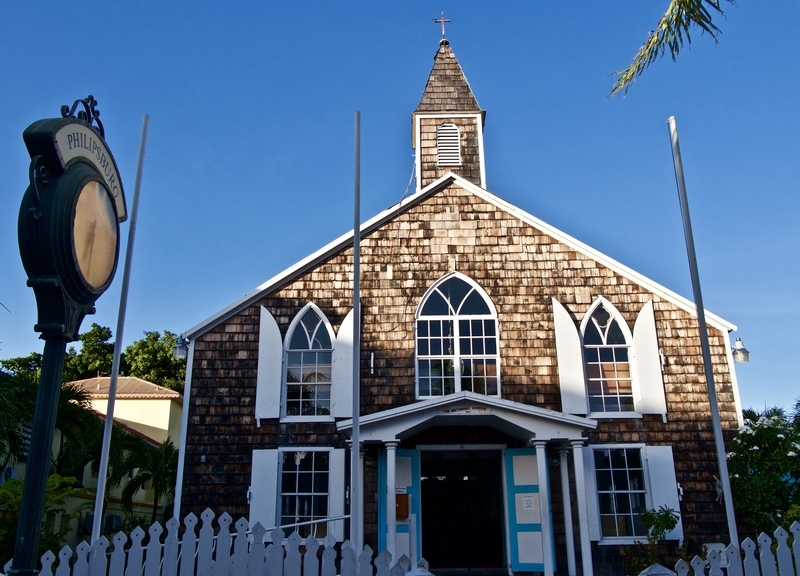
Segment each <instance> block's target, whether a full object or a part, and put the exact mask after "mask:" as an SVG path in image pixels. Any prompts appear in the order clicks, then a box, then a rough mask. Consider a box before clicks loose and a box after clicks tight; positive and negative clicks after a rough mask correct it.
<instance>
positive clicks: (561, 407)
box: [179, 39, 741, 576]
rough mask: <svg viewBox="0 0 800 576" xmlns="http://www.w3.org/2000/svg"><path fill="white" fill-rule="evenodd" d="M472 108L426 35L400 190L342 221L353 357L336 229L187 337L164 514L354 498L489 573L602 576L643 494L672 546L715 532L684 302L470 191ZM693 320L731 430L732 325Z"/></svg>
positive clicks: (698, 366) (316, 520)
mask: <svg viewBox="0 0 800 576" xmlns="http://www.w3.org/2000/svg"><path fill="white" fill-rule="evenodd" d="M485 116H486V115H485V111H484V110H482V109H481V107H480V106H479V104H478V101H477V100H476V98H475V95H474V94H473V92H472V89H471V88H470V85H469V83H468V82H467V79H466V77H465V76H464V73H463V71H462V69H461V66H460V64H459V62H458V60H457V59H456V57H455V55H454V53H453V50H452V49H451V47H450V45H449V43H448V41H447V40H444V39H443V40H442V41H441V42H440V44H439V47H438V50H437V52H436V54H435V57H434V64H433V69H432V70H431V73H430V76H429V78H428V82H427V85H426V86H425V89H424V92H423V94H422V99H421V101H420V103H419V106H417V108H416V110H414V111H413V113H412V117H411V118H412V143H413V147H414V149H415V156H416V190H415V193H414V194H412V195H410V196H409V197H407V198H405V199H404V200H403V201H402V202H400V203H398V204H396V205H395V206H392V207H391V208H389V209H387V210H385V211H384V212H381V213H380V214H377V215H375V216H374V217H372V218H371V219H369V220H367V221H366V222H364V223H363V224H362V225H361V229H360V238H361V299H360V303H361V315H360V316H361V318H360V327H361V328H360V330H361V337H360V343H359V346H358V349H360V353H359V355H358V364H359V366H360V369H359V371H358V372H359V373H358V374H354V373H353V372H354V369H353V366H354V361H353V360H354V358H353V354H354V337H353V335H354V321H353V267H354V262H353V260H354V259H353V244H354V242H353V240H354V234H353V232H350V233H348V234H345V235H344V236H342V237H341V238H338V239H337V240H335V241H333V242H331V243H330V244H328V245H327V246H324V247H322V248H321V249H320V250H318V251H317V252H315V253H313V254H311V255H309V256H308V257H307V258H305V259H303V260H301V261H300V262H297V263H296V264H295V265H293V266H292V267H290V268H289V269H287V270H285V271H284V272H282V273H280V274H278V275H277V276H275V277H273V278H272V279H270V280H268V281H267V282H265V283H264V284H262V285H261V286H259V287H258V288H256V289H255V290H254V291H252V292H250V293H249V294H247V295H246V296H244V297H243V298H241V299H240V300H238V301H236V302H234V303H232V304H230V305H229V306H228V307H226V308H225V309H223V310H221V311H220V312H218V313H217V314H215V315H213V316H212V317H210V318H208V319H207V320H205V321H203V322H202V323H200V324H199V325H197V326H196V327H194V328H192V329H191V330H189V331H187V332H186V333H185V334H184V336H185V337H186V338H187V339H188V340H189V350H190V356H189V364H188V366H187V382H186V388H185V399H184V410H185V411H187V412H186V415H185V418H186V422H187V425H186V431H185V434H184V437H183V443H182V445H181V446H180V450H181V451H182V452H183V458H184V467H183V468H182V470H180V471H179V474H180V475H181V478H182V491H181V494H180V514H181V517H182V516H183V515H185V514H188V513H189V512H194V513H195V514H198V515H199V513H200V512H201V511H202V510H203V509H204V508H206V507H211V508H212V509H213V510H214V511H215V512H217V513H221V512H223V511H228V512H229V513H230V514H231V515H232V516H234V518H237V517H239V516H244V517H246V518H248V519H249V521H250V522H251V525H252V524H253V523H255V522H256V521H258V522H261V524H262V525H263V526H265V527H266V528H268V529H269V528H272V527H275V526H286V527H291V528H289V529H287V530H286V532H287V533H288V532H290V531H292V530H294V529H295V527H297V529H298V530H299V532H300V535H301V536H302V537H308V536H310V535H314V536H315V537H316V538H318V539H322V538H323V537H325V536H326V535H332V536H334V537H335V538H336V540H337V541H343V540H344V539H346V538H348V537H349V525H350V519H349V518H347V516H348V515H349V511H350V500H351V494H353V493H360V494H361V496H362V498H363V500H362V501H363V502H364V519H363V522H364V525H363V533H364V541H365V543H366V544H369V545H370V546H371V547H372V548H373V549H375V550H383V549H388V550H389V551H390V552H391V553H392V555H393V557H394V558H397V557H399V556H400V555H402V554H406V555H408V556H409V558H411V559H412V561H414V562H416V560H418V559H420V558H425V559H426V560H427V561H428V562H429V563H430V566H431V569H465V568H472V569H482V570H498V571H502V573H506V574H508V573H516V572H543V573H544V574H547V575H551V574H564V575H569V576H572V575H574V574H584V575H592V574H595V573H596V574H621V573H622V572H621V561H620V552H621V549H622V546H624V545H630V544H632V543H633V542H634V541H636V540H637V539H639V540H641V539H643V538H644V537H645V535H646V530H645V528H644V526H643V524H642V521H641V518H640V516H639V511H641V510H645V509H658V508H659V507H662V506H665V507H668V508H670V509H672V510H674V511H675V512H676V513H677V514H678V515H679V517H680V521H679V522H678V524H677V526H676V527H675V529H674V530H672V531H671V532H670V533H669V534H668V548H669V550H672V551H673V552H674V551H675V550H676V548H677V545H678V543H679V542H680V541H682V540H683V539H684V538H689V541H690V543H692V544H693V545H694V546H696V547H698V548H699V546H700V545H701V544H703V543H711V542H721V541H723V540H726V539H727V536H726V535H727V528H726V523H725V508H724V504H723V503H722V502H720V501H718V499H717V493H716V484H715V476H719V472H718V468H717V462H716V456H715V448H714V438H713V432H712V425H711V417H710V407H709V399H708V393H707V390H706V382H705V378H704V375H703V361H702V354H701V349H700V339H699V331H698V324H697V316H696V312H695V307H694V305H693V304H692V303H691V302H690V301H688V300H687V299H685V298H683V297H682V296H679V295H678V294H676V293H674V292H672V291H671V290H669V289H667V288H665V287H664V286H661V285H659V284H657V283H655V282H653V281H652V280H649V279H648V278H645V277H644V276H642V275H641V274H638V273H637V272H635V271H633V270H631V269H629V268H627V267H626V266H624V265H623V264H620V263H619V262H617V261H615V260H613V259H612V258H610V257H609V256H606V255H605V254H601V253H600V252H598V251H596V250H594V249H592V248H591V247H589V246H587V245H585V244H583V243H582V242H580V241H579V240H577V239H575V238H572V237H571V236H569V235H567V234H565V233H564V232H561V231H560V230H557V229H556V228H554V227H552V226H550V225H549V224H547V223H545V222H543V221H541V220H539V219H537V218H536V217H535V216H533V215H531V214H529V213H527V212H525V211H524V210H523V209H521V208H519V207H516V206H513V205H511V204H509V203H508V202H506V201H504V200H503V199H502V198H500V197H498V196H496V195H494V194H493V193H492V192H490V191H489V190H488V188H487V179H486V172H487V171H486V166H485V163H484V138H483V129H484V121H485ZM706 319H707V323H708V329H709V338H710V344H711V355H712V361H713V364H714V367H713V368H714V374H715V378H716V385H717V395H718V400H719V408H720V413H721V418H722V425H723V429H724V430H725V431H726V432H727V433H732V432H733V431H734V430H735V429H736V428H737V427H738V425H739V414H740V412H741V407H740V405H739V399H738V391H737V384H736V375H735V372H734V365H733V358H732V355H731V343H730V338H729V332H730V331H732V330H735V326H734V325H732V324H731V323H729V322H727V321H725V320H723V319H721V318H719V317H717V316H715V315H713V314H711V313H707V315H706ZM354 385H358V386H360V398H361V406H360V437H361V441H362V445H363V446H362V451H361V454H360V458H359V465H360V466H361V468H362V470H363V476H362V477H363V486H358V487H355V488H354V487H351V486H350V474H349V467H350V454H351V451H350V445H349V443H348V441H349V439H350V435H351V433H352V428H353V422H352V415H353V406H352V398H353V386H354ZM498 573H501V572H498Z"/></svg>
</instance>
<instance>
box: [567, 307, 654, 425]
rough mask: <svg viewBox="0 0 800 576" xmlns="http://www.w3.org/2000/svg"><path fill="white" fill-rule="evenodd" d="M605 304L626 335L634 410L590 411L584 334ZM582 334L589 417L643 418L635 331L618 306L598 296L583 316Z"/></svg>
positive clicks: (582, 359)
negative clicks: (596, 312)
mask: <svg viewBox="0 0 800 576" xmlns="http://www.w3.org/2000/svg"><path fill="white" fill-rule="evenodd" d="M600 306H603V307H604V308H605V309H606V311H607V312H608V313H609V314H610V315H611V317H612V318H613V319H614V320H616V321H617V323H618V324H619V327H620V329H621V330H622V335H623V336H624V337H625V342H626V344H627V346H628V369H629V371H630V379H631V380H630V382H631V394H632V396H633V410H630V411H624V412H623V411H601V412H591V411H589V410H590V409H589V377H588V375H587V374H586V373H585V366H586V355H585V353H586V346H585V345H584V334H585V333H586V329H587V327H588V326H589V322H591V319H592V315H593V314H594V312H595V311H596V310H597V308H599V307H600ZM578 333H579V335H580V342H581V361H582V362H583V365H584V375H585V376H584V389H585V393H586V409H587V416H588V417H589V418H594V419H604V418H641V417H642V399H641V395H640V394H639V378H638V371H637V369H636V350H635V347H634V338H633V333H632V332H631V330H630V327H629V326H628V323H627V322H626V321H625V318H624V317H623V316H622V314H620V312H619V310H617V307H616V306H614V305H613V304H612V303H611V302H609V301H608V300H606V299H605V298H604V297H603V296H598V297H597V298H596V299H595V301H594V302H592V305H591V306H589V309H588V310H587V311H586V314H584V316H583V320H582V321H581V325H580V328H579V330H578Z"/></svg>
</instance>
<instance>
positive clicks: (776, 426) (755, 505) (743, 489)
mask: <svg viewBox="0 0 800 576" xmlns="http://www.w3.org/2000/svg"><path fill="white" fill-rule="evenodd" d="M795 408H796V409H797V408H800V401H798V403H797V404H795ZM728 472H729V474H730V477H731V489H732V490H733V501H734V504H735V508H736V510H737V512H739V513H740V514H741V515H742V516H743V517H744V519H745V521H747V523H748V524H750V525H751V526H752V527H753V528H755V529H756V531H758V532H760V531H767V532H772V531H773V530H774V529H775V527H776V526H780V525H786V526H788V524H790V523H791V521H792V520H796V519H800V518H798V517H796V516H799V515H800V514H798V513H800V414H798V411H797V410H795V412H794V414H792V415H789V414H786V412H785V411H784V410H783V409H781V408H769V409H766V410H764V411H763V412H755V411H753V410H745V411H744V425H743V426H742V427H741V428H740V429H739V432H738V433H737V434H736V436H735V437H734V438H733V440H731V442H729V443H728Z"/></svg>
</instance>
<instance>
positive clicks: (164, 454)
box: [122, 438, 178, 524]
mask: <svg viewBox="0 0 800 576" xmlns="http://www.w3.org/2000/svg"><path fill="white" fill-rule="evenodd" d="M138 458H139V461H138V462H137V464H136V466H137V470H136V475H135V476H134V477H133V478H131V480H130V481H129V482H128V483H127V484H126V485H125V487H124V488H123V489H122V507H123V509H124V510H125V511H126V512H130V511H131V510H133V497H134V496H135V495H136V493H137V492H138V491H139V490H140V489H143V488H144V487H145V485H146V484H148V483H150V485H151V488H152V489H153V514H152V518H151V519H150V522H151V524H152V523H154V522H155V521H156V514H157V513H158V502H159V500H160V499H161V497H162V496H173V497H174V496H175V480H176V478H177V476H178V449H177V448H176V447H175V444H173V442H172V439H171V438H167V439H166V440H164V442H162V443H161V444H160V445H159V446H158V448H155V447H153V446H149V445H148V447H147V449H146V450H144V451H143V452H141V453H139V454H138Z"/></svg>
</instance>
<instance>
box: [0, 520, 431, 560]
mask: <svg viewBox="0 0 800 576" xmlns="http://www.w3.org/2000/svg"><path fill="white" fill-rule="evenodd" d="M200 518H201V519H202V521H203V525H202V527H201V528H200V534H199V536H198V534H197V531H196V528H197V516H195V515H194V514H189V515H188V516H186V518H184V521H183V524H184V526H185V531H184V532H183V535H182V538H179V532H180V522H179V521H178V520H177V519H176V518H173V519H171V520H169V521H168V522H167V523H166V528H167V534H166V536H165V537H164V538H163V540H162V534H163V533H164V529H163V528H162V527H161V525H160V524H159V523H158V522H156V523H155V524H153V525H152V526H150V530H149V531H148V532H149V534H150V540H149V542H148V543H147V544H146V545H144V546H143V545H142V541H143V540H144V538H145V532H144V530H142V529H141V528H136V529H135V530H133V531H132V532H131V535H130V544H129V545H128V537H127V536H125V534H123V533H122V532H119V533H118V534H116V535H115V536H114V537H113V539H112V541H113V545H114V547H113V550H112V551H111V552H110V553H109V546H110V543H109V541H108V540H107V539H106V538H105V537H102V538H100V539H99V540H97V541H96V542H95V543H94V545H92V546H90V545H89V544H87V543H86V542H81V543H80V544H78V546H77V547H76V549H75V551H74V552H73V551H72V549H71V548H70V547H69V546H64V547H63V548H62V549H61V551H60V552H59V553H58V566H57V567H55V573H54V572H53V568H54V564H55V562H56V557H55V555H54V554H53V553H52V552H50V551H48V552H45V553H44V554H43V555H42V557H41V564H42V568H41V571H40V572H39V574H40V575H41V576H337V575H341V576H405V575H406V573H407V572H408V571H409V570H410V569H411V561H410V560H409V559H408V557H407V556H405V555H404V556H401V557H400V558H399V559H398V560H397V561H396V562H395V563H394V564H392V562H391V560H392V558H391V554H389V552H388V551H385V550H384V551H383V552H381V553H380V554H378V556H377V557H376V558H375V559H374V561H373V557H372V556H373V553H372V549H371V548H370V547H369V546H364V550H363V551H362V552H361V553H360V554H358V555H356V552H355V551H354V550H353V547H352V546H351V545H350V542H349V541H345V542H344V543H343V544H342V546H341V554H340V555H337V550H336V548H335V547H334V545H335V544H336V541H335V539H334V538H333V536H331V535H328V536H326V537H325V538H324V539H323V540H322V542H319V541H318V540H317V539H316V538H313V537H311V538H306V540H305V544H304V548H305V550H304V551H302V552H301V550H300V545H301V543H303V540H302V538H301V537H300V535H299V534H298V533H297V532H293V533H292V534H291V535H290V536H289V537H288V538H287V539H286V540H285V541H284V532H283V530H281V529H280V528H275V529H274V530H273V531H272V532H271V533H270V536H271V537H272V542H273V543H278V544H267V545H266V546H264V545H263V542H264V536H265V535H266V530H265V529H264V527H263V526H262V525H261V524H260V523H257V524H255V525H254V526H253V528H252V530H249V526H248V523H247V520H245V519H244V518H241V519H240V520H239V521H238V522H236V524H235V525H234V528H235V532H231V531H230V526H231V523H232V522H233V519H232V518H231V516H230V515H229V514H228V513H227V512H225V513H224V514H222V515H221V516H220V517H219V520H218V522H217V524H218V525H219V530H218V532H217V533H216V534H214V526H213V523H214V513H213V512H212V511H211V510H210V509H206V510H205V511H204V512H203V513H202V514H201V515H200ZM256 542H258V543H261V545H256V544H255V543H256ZM337 563H338V566H337ZM10 568H11V561H10V560H9V561H8V563H7V564H6V565H5V566H4V572H5V573H6V574H7V573H8V571H9V569H10ZM416 568H419V569H422V570H425V571H426V570H427V569H428V564H427V562H425V560H420V561H419V562H418V563H417V566H416Z"/></svg>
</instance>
